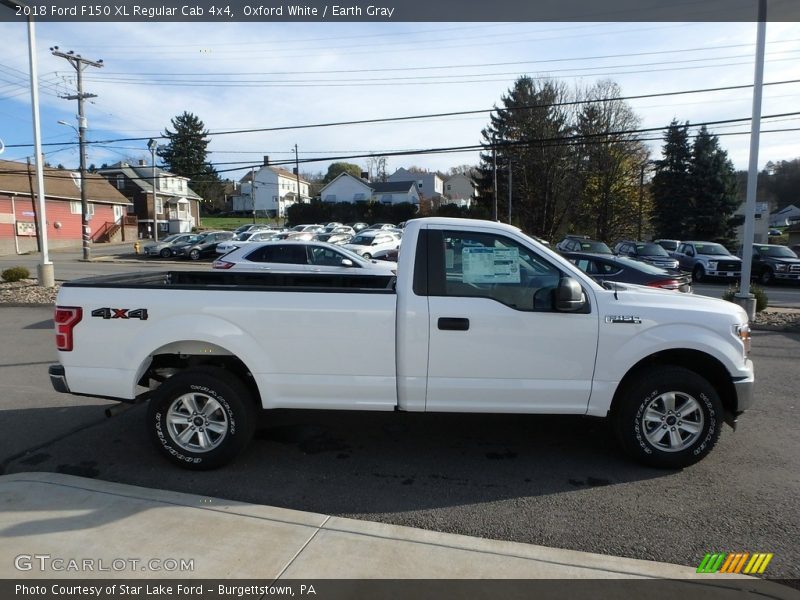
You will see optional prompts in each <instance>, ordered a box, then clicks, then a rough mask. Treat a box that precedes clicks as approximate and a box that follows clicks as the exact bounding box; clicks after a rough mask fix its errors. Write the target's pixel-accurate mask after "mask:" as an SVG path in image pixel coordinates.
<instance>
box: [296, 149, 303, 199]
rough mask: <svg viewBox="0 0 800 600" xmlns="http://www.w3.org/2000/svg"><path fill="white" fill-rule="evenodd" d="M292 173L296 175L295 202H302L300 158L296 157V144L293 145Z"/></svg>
mask: <svg viewBox="0 0 800 600" xmlns="http://www.w3.org/2000/svg"><path fill="white" fill-rule="evenodd" d="M294 174H295V176H296V177H297V203H298V204H302V203H303V197H302V196H301V195H300V159H299V158H298V157H297V144H295V145H294Z"/></svg>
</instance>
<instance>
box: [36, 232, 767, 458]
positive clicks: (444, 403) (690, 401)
mask: <svg viewBox="0 0 800 600" xmlns="http://www.w3.org/2000/svg"><path fill="white" fill-rule="evenodd" d="M55 323H56V344H57V347H58V356H59V363H60V364H56V365H52V366H51V367H50V378H51V381H52V383H53V386H54V388H55V389H56V390H58V391H61V392H65V393H72V394H78V395H88V396H100V397H104V398H113V399H117V400H121V401H123V402H132V401H136V400H141V399H145V398H146V399H149V409H148V417H147V423H148V428H149V430H150V434H151V436H152V438H153V440H154V442H155V444H156V445H157V447H158V448H159V449H160V450H161V452H162V453H163V454H164V455H165V456H166V457H167V458H169V459H171V460H172V461H173V462H174V463H176V464H178V465H181V466H183V467H187V468H193V469H208V468H213V467H217V466H220V465H222V464H224V463H226V462H228V461H230V460H232V459H233V458H234V457H235V456H236V455H237V454H238V453H240V452H241V451H242V450H243V449H244V448H245V446H246V445H247V443H248V442H249V441H250V438H251V437H252V435H253V431H254V427H255V422H256V417H257V411H258V410H260V409H272V408H295V409H297V408H310V409H344V410H384V411H390V410H404V411H430V412H492V413H537V414H572V415H592V416H599V417H609V418H610V419H611V420H612V422H613V425H614V428H615V430H616V433H617V436H618V438H619V441H620V443H621V445H622V446H623V448H624V449H625V450H626V451H627V452H628V453H629V454H630V455H632V456H633V457H634V458H636V459H637V460H639V461H641V462H643V463H645V464H648V465H652V466H656V467H664V468H680V467H685V466H688V465H690V464H693V463H695V462H697V461H698V460H700V459H701V458H703V457H704V456H705V455H706V454H707V453H708V452H709V451H710V450H711V448H712V447H713V446H714V444H715V442H716V441H717V438H718V437H719V434H720V429H721V426H722V423H723V421H724V422H727V423H729V424H730V425H734V424H735V420H736V417H737V416H738V415H739V414H740V413H741V412H742V411H744V410H745V409H746V408H748V407H749V406H750V404H751V403H752V401H753V364H752V362H751V361H750V360H749V359H748V352H749V342H750V329H749V326H748V321H747V316H746V314H745V312H744V311H743V310H742V309H741V308H740V307H739V306H737V305H735V304H732V303H729V302H725V301H723V300H715V299H712V298H705V297H699V296H693V295H690V294H679V293H675V292H669V291H663V290H657V289H653V288H643V287H638V286H617V287H614V288H611V289H606V288H604V287H602V286H600V285H598V284H597V283H595V282H594V281H593V280H592V279H591V278H589V277H588V276H586V275H585V274H584V273H582V272H581V271H580V270H578V269H577V268H576V267H575V266H574V265H572V264H571V263H570V262H568V261H566V260H564V259H563V258H562V257H561V256H559V255H558V254H555V253H553V252H552V251H550V250H549V249H547V248H546V247H544V246H543V245H541V244H539V243H538V242H536V241H534V240H532V239H531V238H530V237H528V236H526V235H525V234H523V233H522V232H520V231H519V230H518V229H516V228H514V227H511V226H508V225H503V224H500V223H493V222H488V221H474V220H464V219H443V218H430V219H428V218H426V219H417V220H413V221H411V222H409V224H408V226H407V227H406V230H405V234H404V236H403V248H402V251H401V253H400V258H399V264H398V274H397V277H396V278H395V277H392V276H390V275H357V274H350V273H345V274H285V273H283V274H277V273H275V274H265V273H245V272H238V273H232V272H212V271H203V272H199V271H193V272H167V273H164V272H160V273H157V274H152V273H148V274H141V273H132V274H124V275H113V276H103V277H94V278H89V279H83V280H78V281H72V282H68V283H65V284H64V285H63V286H62V288H61V290H60V292H59V294H58V300H57V307H56V313H55ZM330 338H334V339H347V340H350V341H351V343H348V344H343V345H341V346H339V347H337V348H336V349H332V348H331V347H330V345H328V344H315V343H314V340H315V339H330Z"/></svg>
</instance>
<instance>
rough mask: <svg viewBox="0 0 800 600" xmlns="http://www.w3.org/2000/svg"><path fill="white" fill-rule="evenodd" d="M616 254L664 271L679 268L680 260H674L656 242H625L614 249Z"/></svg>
mask: <svg viewBox="0 0 800 600" xmlns="http://www.w3.org/2000/svg"><path fill="white" fill-rule="evenodd" d="M614 253H615V254H617V255H619V256H627V257H629V258H633V259H634V260H640V261H642V262H646V263H648V264H651V265H653V266H654V267H661V268H662V269H677V268H678V260H677V259H676V258H672V257H671V256H670V255H669V254H668V253H667V251H666V250H664V248H663V247H662V246H660V245H659V244H656V243H654V242H634V241H631V240H623V241H621V242H619V243H618V244H617V245H616V246H615V247H614Z"/></svg>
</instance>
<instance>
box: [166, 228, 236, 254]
mask: <svg viewBox="0 0 800 600" xmlns="http://www.w3.org/2000/svg"><path fill="white" fill-rule="evenodd" d="M232 238H233V232H232V231H209V232H207V233H203V234H201V236H200V238H199V239H196V240H190V241H189V242H187V243H185V244H181V245H180V246H174V247H173V249H172V250H173V256H178V257H181V258H189V259H191V260H200V259H201V258H203V257H204V256H213V255H214V254H215V253H216V250H217V244H219V243H221V242H224V241H226V240H230V239H232Z"/></svg>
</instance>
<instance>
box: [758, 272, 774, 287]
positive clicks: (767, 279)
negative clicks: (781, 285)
mask: <svg viewBox="0 0 800 600" xmlns="http://www.w3.org/2000/svg"><path fill="white" fill-rule="evenodd" d="M774 280H775V274H774V273H773V272H772V269H764V270H763V271H762V272H761V275H760V276H759V278H758V281H759V282H760V283H761V285H769V284H770V283H772V282H773V281H774Z"/></svg>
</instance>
